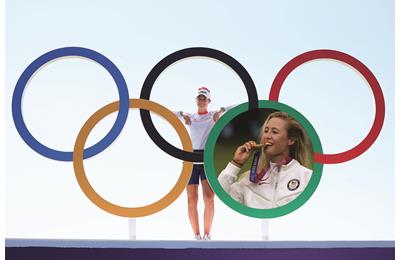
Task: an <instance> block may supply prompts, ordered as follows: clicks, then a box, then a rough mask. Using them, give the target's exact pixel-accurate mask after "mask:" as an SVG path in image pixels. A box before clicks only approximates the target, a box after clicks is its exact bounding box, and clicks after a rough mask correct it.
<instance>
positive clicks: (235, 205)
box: [204, 100, 323, 218]
mask: <svg viewBox="0 0 400 260" xmlns="http://www.w3.org/2000/svg"><path fill="white" fill-rule="evenodd" d="M258 104H259V108H271V109H275V110H280V111H283V112H286V113H288V114H289V115H291V116H292V117H294V118H295V119H296V120H297V121H298V122H299V123H300V124H301V125H302V126H303V127H304V129H305V130H306V132H307V134H308V136H309V138H310V140H311V143H312V145H313V149H314V152H318V153H322V152H323V151H322V146H321V141H320V139H319V137H318V134H317V132H316V131H315V129H314V127H313V126H312V125H311V124H310V122H309V121H308V120H307V119H306V118H305V117H304V116H303V115H302V114H300V113H299V112H298V111H296V110H295V109H293V108H291V107H290V106H288V105H285V104H282V103H279V102H275V101H270V100H259V101H258ZM247 111H249V103H248V102H246V103H243V104H240V105H238V106H236V107H234V108H232V109H230V110H229V111H227V112H226V113H225V114H224V115H223V116H222V117H221V118H220V119H219V120H218V121H217V123H216V124H215V125H214V127H213V128H212V129H211V132H210V134H209V136H208V139H207V142H206V146H205V150H204V167H205V172H206V176H207V179H208V182H209V184H210V186H211V188H212V189H213V191H214V192H215V194H216V195H217V196H218V198H220V199H221V200H222V202H224V203H225V204H226V205H227V206H228V207H230V208H231V209H233V210H235V211H237V212H239V213H241V214H243V215H247V216H250V217H254V218H276V217H280V216H283V215H286V214H289V213H291V212H292V211H294V210H296V209H298V208H299V207H301V206H302V205H303V204H304V203H306V201H307V200H308V199H309V198H310V197H311V195H312V194H313V193H314V192H315V190H316V189H317V187H318V184H319V182H320V180H321V175H322V168H323V165H322V164H320V163H316V162H314V164H313V173H312V175H311V179H310V182H309V183H308V185H307V187H306V188H305V190H304V191H303V192H302V193H301V194H300V195H299V196H298V197H297V198H296V199H294V200H293V201H291V202H290V203H288V204H286V205H283V206H281V207H278V208H272V209H256V208H250V207H247V206H245V205H243V204H241V203H239V202H237V201H236V200H234V199H232V198H231V196H230V195H229V194H228V193H226V192H225V191H224V189H223V188H222V186H221V185H220V184H219V181H218V179H217V175H216V174H215V167H214V147H215V144H216V142H217V139H218V137H219V135H220V133H221V131H222V130H223V128H224V127H225V126H226V125H227V124H228V123H229V122H230V121H231V120H232V119H233V118H235V117H236V116H238V115H240V114H242V113H244V112H247Z"/></svg>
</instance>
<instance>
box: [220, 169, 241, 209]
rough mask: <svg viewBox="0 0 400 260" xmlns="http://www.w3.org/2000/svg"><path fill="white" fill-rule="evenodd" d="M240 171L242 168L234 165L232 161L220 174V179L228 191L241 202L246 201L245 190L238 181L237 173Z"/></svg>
mask: <svg viewBox="0 0 400 260" xmlns="http://www.w3.org/2000/svg"><path fill="white" fill-rule="evenodd" d="M239 172H240V168H239V167H238V166H236V165H234V164H233V163H232V162H230V163H228V165H227V166H226V168H225V169H224V170H223V171H222V172H221V173H220V175H219V176H218V181H219V183H220V184H221V186H222V188H223V189H224V191H225V192H226V193H228V194H229V195H230V196H231V198H232V199H234V200H236V201H237V202H239V203H242V204H243V203H244V199H243V191H242V189H241V186H240V185H238V183H237V182H236V179H237V175H238V173H239Z"/></svg>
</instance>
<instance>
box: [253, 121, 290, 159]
mask: <svg viewBox="0 0 400 260" xmlns="http://www.w3.org/2000/svg"><path fill="white" fill-rule="evenodd" d="M261 143H263V144H266V146H265V148H264V152H265V153H266V155H268V157H269V159H270V160H271V161H272V162H279V161H280V160H282V159H284V158H285V157H287V156H289V148H290V146H291V145H292V144H294V140H293V139H292V138H289V137H288V132H287V123H286V121H285V120H284V119H281V118H278V117H273V118H271V119H270V120H269V121H268V122H267V124H266V125H265V128H264V132H263V134H262V136H261Z"/></svg>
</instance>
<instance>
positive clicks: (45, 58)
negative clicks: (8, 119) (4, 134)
mask: <svg viewBox="0 0 400 260" xmlns="http://www.w3.org/2000/svg"><path fill="white" fill-rule="evenodd" d="M64 56H80V57H85V58H88V59H91V60H93V61H95V62H97V63H99V64H100V65H101V66H103V67H104V68H105V69H106V70H107V71H108V72H109V73H110V74H111V76H112V77H113V79H114V81H115V83H116V84H117V88H118V94H119V102H120V107H119V111H118V116H117V119H116V120H115V123H114V125H113V126H112V128H111V130H110V131H109V132H108V133H107V135H106V136H105V137H104V138H103V139H101V140H100V141H99V142H98V143H96V144H95V145H93V146H91V147H89V148H86V149H85V150H84V154H83V157H84V158H85V159H86V158H89V157H91V156H94V155H96V154H98V153H100V152H102V151H103V150H104V149H106V148H107V147H108V146H109V145H110V144H112V142H114V140H115V139H116V138H117V137H118V135H119V134H120V133H121V131H122V128H123V127H124V125H125V122H126V119H127V117H128V112H129V92H128V87H127V85H126V82H125V79H124V77H123V76H122V73H121V72H120V71H119V69H118V68H117V66H115V65H114V63H112V62H111V61H110V60H109V59H108V58H107V57H105V56H104V55H102V54H100V53H98V52H96V51H93V50H90V49H86V48H81V47H65V48H60V49H55V50H52V51H49V52H47V53H45V54H43V55H42V56H40V57H39V58H37V59H36V60H34V61H33V62H32V63H31V64H30V65H29V66H28V67H27V68H26V69H25V70H24V72H23V73H22V75H21V76H20V77H19V79H18V82H17V85H16V86H15V89H14V93H13V97H12V115H13V119H14V124H15V127H16V128H17V130H18V133H19V135H20V136H21V137H22V139H23V140H24V141H25V143H26V144H27V145H29V147H31V148H32V149H33V150H34V151H36V152H37V153H39V154H41V155H43V156H45V157H47V158H50V159H54V160H58V161H72V152H63V151H58V150H54V149H51V148H49V147H47V146H45V145H43V144H42V143H40V142H39V141H37V140H36V139H35V138H34V137H33V136H32V134H31V133H30V132H29V130H28V128H27V127H26V125H25V122H24V119H23V117H22V111H21V100H22V94H23V92H24V89H25V87H26V84H27V83H28V81H29V79H30V78H31V77H32V75H33V74H34V73H35V72H36V71H37V70H38V69H39V68H40V67H41V66H43V65H44V64H46V63H47V62H49V61H51V60H54V59H57V58H60V57H64Z"/></svg>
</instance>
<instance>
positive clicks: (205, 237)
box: [203, 234, 211, 240]
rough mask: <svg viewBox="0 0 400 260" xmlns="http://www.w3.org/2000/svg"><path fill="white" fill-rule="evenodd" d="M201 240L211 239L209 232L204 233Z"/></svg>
mask: <svg viewBox="0 0 400 260" xmlns="http://www.w3.org/2000/svg"><path fill="white" fill-rule="evenodd" d="M203 240H211V236H210V234H204V237H203Z"/></svg>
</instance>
